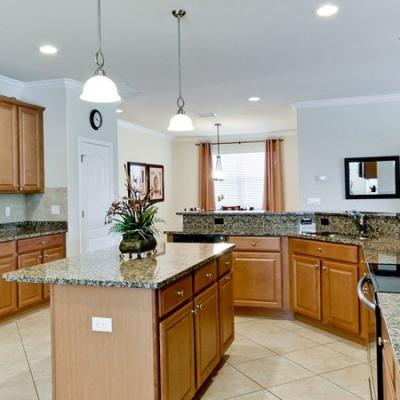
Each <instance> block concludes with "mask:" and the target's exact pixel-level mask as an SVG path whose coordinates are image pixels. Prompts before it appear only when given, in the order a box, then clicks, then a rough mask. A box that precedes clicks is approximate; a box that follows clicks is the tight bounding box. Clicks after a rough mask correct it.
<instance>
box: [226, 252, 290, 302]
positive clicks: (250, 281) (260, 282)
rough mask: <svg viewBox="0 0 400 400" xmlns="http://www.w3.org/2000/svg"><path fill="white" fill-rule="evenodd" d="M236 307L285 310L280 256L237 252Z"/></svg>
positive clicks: (235, 269) (235, 270)
mask: <svg viewBox="0 0 400 400" xmlns="http://www.w3.org/2000/svg"><path fill="white" fill-rule="evenodd" d="M233 257H234V272H235V281H234V293H235V306H245V307H246V306H247V307H259V308H272V309H274V308H277V309H279V308H281V306H282V270H281V255H280V253H261V252H235V253H234V256H233Z"/></svg>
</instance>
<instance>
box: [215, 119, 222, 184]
mask: <svg viewBox="0 0 400 400" xmlns="http://www.w3.org/2000/svg"><path fill="white" fill-rule="evenodd" d="M215 126H216V127H217V146H218V154H217V160H216V162H215V168H214V171H213V179H214V181H223V180H224V179H225V173H224V170H223V168H222V161H221V154H220V148H219V147H220V141H219V128H220V127H221V124H215Z"/></svg>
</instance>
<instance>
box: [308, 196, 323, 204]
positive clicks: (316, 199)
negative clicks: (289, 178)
mask: <svg viewBox="0 0 400 400" xmlns="http://www.w3.org/2000/svg"><path fill="white" fill-rule="evenodd" d="M307 204H308V205H309V206H310V205H320V204H321V199H320V198H319V197H309V198H308V199H307Z"/></svg>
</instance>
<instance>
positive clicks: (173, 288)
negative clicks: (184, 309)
mask: <svg viewBox="0 0 400 400" xmlns="http://www.w3.org/2000/svg"><path fill="white" fill-rule="evenodd" d="M192 296H193V285H192V274H189V275H188V276H186V277H184V278H182V279H179V280H178V281H176V282H173V283H171V284H170V285H168V286H166V287H165V288H162V289H161V290H160V291H159V292H158V303H159V316H160V317H163V316H164V315H166V314H167V313H169V312H170V311H171V310H173V309H174V308H176V307H178V306H179V305H181V304H183V303H184V302H185V301H187V300H189V299H190V298H191V297H192Z"/></svg>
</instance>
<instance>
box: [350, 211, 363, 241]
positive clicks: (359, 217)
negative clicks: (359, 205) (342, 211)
mask: <svg viewBox="0 0 400 400" xmlns="http://www.w3.org/2000/svg"><path fill="white" fill-rule="evenodd" d="M346 214H347V215H348V216H350V217H352V218H353V220H354V222H355V223H356V225H357V228H358V231H359V233H360V235H361V236H365V235H366V233H367V222H366V219H365V215H364V214H363V213H361V212H360V211H357V210H353V211H347V212H346Z"/></svg>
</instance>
